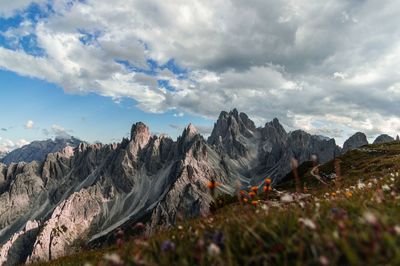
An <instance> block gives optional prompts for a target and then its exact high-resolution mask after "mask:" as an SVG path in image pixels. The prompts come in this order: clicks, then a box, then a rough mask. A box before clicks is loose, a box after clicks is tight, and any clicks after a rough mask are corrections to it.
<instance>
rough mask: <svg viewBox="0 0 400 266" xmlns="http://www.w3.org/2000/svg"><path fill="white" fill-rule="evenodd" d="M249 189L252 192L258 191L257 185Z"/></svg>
mask: <svg viewBox="0 0 400 266" xmlns="http://www.w3.org/2000/svg"><path fill="white" fill-rule="evenodd" d="M250 190H251V191H253V192H254V193H257V192H258V187H257V186H253V187H251V188H250Z"/></svg>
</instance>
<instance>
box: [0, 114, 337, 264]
mask: <svg viewBox="0 0 400 266" xmlns="http://www.w3.org/2000/svg"><path fill="white" fill-rule="evenodd" d="M339 152H340V149H339V148H338V147H337V146H336V144H335V141H334V140H333V139H330V140H327V139H322V138H320V137H317V136H312V135H310V134H308V133H306V132H303V131H294V132H291V133H287V132H286V131H285V130H284V128H283V127H282V125H281V124H280V123H279V121H278V120H277V119H274V120H273V121H271V122H269V123H267V124H265V126H264V127H260V128H256V127H255V125H254V123H253V122H252V121H251V120H250V119H249V118H248V117H247V115H245V114H244V113H239V112H238V111H237V110H233V111H231V112H229V113H227V112H222V113H221V115H220V116H219V119H218V121H217V122H216V124H215V127H214V130H213V132H212V134H211V136H210V138H209V139H208V141H205V140H204V139H203V137H202V136H201V135H199V133H198V131H197V130H196V128H195V127H194V126H193V125H189V126H188V127H187V128H185V130H184V131H183V133H182V135H181V136H180V137H179V138H178V139H177V140H176V141H174V140H172V139H170V138H168V137H164V136H160V137H158V136H153V135H151V134H150V131H149V128H148V127H147V126H146V125H144V124H143V123H137V124H135V125H133V127H132V131H131V138H130V139H123V140H122V142H121V143H119V144H114V145H102V144H94V145H88V144H85V143H81V144H79V145H78V146H77V147H76V148H75V149H72V148H66V149H64V150H62V151H61V152H57V153H50V154H48V155H47V156H46V158H45V160H44V161H43V162H32V163H18V164H9V165H4V164H1V165H0V254H2V257H1V259H0V263H6V262H7V261H13V262H20V263H23V262H25V261H28V262H33V261H39V260H49V259H54V258H56V257H59V256H62V255H64V254H66V253H68V252H69V251H70V249H71V245H73V243H76V242H77V241H85V242H90V243H101V242H102V241H105V240H106V239H107V238H108V236H109V235H110V234H111V233H112V232H113V231H114V230H115V229H117V228H119V227H124V226H128V225H130V224H133V223H135V222H137V221H144V222H145V223H146V225H147V231H148V232H149V233H151V232H152V231H153V230H154V228H156V227H159V226H171V225H173V224H174V223H175V221H176V219H177V217H195V216H199V215H201V214H206V213H207V212H208V211H209V209H208V208H209V204H210V202H211V200H212V198H211V196H210V193H209V191H208V189H207V186H206V184H207V182H208V181H209V180H211V179H215V180H216V181H217V182H218V183H220V184H221V185H220V186H219V187H218V189H219V190H220V191H223V192H225V193H234V191H235V190H236V189H238V188H240V186H246V185H249V184H256V185H257V184H258V183H259V181H260V180H262V179H263V178H265V177H266V176H270V177H271V178H273V180H274V182H279V180H280V179H281V178H282V177H283V176H285V175H286V173H287V172H288V171H290V161H291V159H292V158H295V159H297V160H298V161H299V163H301V162H304V161H307V160H310V158H311V157H312V156H313V155H316V156H317V157H318V158H319V160H320V161H322V162H325V161H327V160H330V159H332V158H333V157H334V156H335V155H337V154H338V153H339ZM32 225H35V226H32ZM22 240H23V241H22ZM21 241H22V243H24V245H21ZM21 247H23V248H21ZM27 253H29V254H27Z"/></svg>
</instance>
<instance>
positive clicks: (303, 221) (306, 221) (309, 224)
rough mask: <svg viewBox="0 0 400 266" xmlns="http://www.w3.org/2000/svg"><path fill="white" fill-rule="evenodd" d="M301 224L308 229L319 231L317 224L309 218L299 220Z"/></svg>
mask: <svg viewBox="0 0 400 266" xmlns="http://www.w3.org/2000/svg"><path fill="white" fill-rule="evenodd" d="M299 222H300V223H301V224H303V225H304V226H305V227H306V228H308V229H311V230H315V229H317V226H316V225H315V223H314V222H313V221H312V220H311V219H308V218H299Z"/></svg>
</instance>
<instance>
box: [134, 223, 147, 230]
mask: <svg viewBox="0 0 400 266" xmlns="http://www.w3.org/2000/svg"><path fill="white" fill-rule="evenodd" d="M145 227H146V226H145V225H144V224H143V223H137V224H135V226H134V227H133V229H135V230H138V231H141V230H144V229H145Z"/></svg>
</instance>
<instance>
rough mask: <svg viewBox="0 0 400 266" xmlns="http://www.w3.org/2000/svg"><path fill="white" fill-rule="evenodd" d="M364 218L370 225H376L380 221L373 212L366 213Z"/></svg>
mask: <svg viewBox="0 0 400 266" xmlns="http://www.w3.org/2000/svg"><path fill="white" fill-rule="evenodd" d="M363 218H364V221H365V222H366V223H368V224H370V225H376V224H377V223H378V219H377V218H376V216H375V215H374V214H373V213H372V212H368V211H367V212H365V213H364V215H363Z"/></svg>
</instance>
